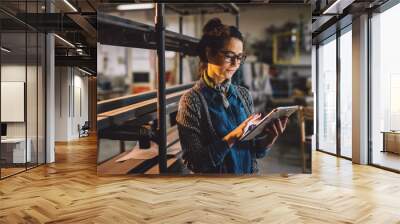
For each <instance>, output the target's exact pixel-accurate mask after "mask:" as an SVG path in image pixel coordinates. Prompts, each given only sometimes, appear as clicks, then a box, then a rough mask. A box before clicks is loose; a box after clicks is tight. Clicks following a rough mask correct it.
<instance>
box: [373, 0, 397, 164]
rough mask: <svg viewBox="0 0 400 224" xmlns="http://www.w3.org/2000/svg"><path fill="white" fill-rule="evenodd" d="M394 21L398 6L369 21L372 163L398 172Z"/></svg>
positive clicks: (395, 26) (395, 27)
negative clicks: (370, 26) (370, 36)
mask: <svg viewBox="0 0 400 224" xmlns="http://www.w3.org/2000/svg"><path fill="white" fill-rule="evenodd" d="M398 21H400V4H398V5H396V6H394V7H392V8H390V9H389V10H387V11H384V12H383V13H381V14H376V15H374V16H373V18H372V19H371V22H372V38H371V39H372V49H371V50H372V55H371V58H372V77H371V88H372V97H371V109H372V111H371V116H372V117H371V121H372V125H371V128H372V130H371V134H372V136H371V137H372V163H373V164H377V165H381V166H385V167H388V168H392V169H396V170H400V156H399V153H400V103H399V102H400V101H399V96H400V66H399V60H398V58H399V57H398V53H399V52H400V45H399V44H398V40H399V39H400V29H399V28H398ZM385 132H386V134H384V133H385ZM385 137H386V138H385Z"/></svg>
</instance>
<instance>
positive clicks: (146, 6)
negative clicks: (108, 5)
mask: <svg viewBox="0 0 400 224" xmlns="http://www.w3.org/2000/svg"><path fill="white" fill-rule="evenodd" d="M152 8H154V4H153V3H142V4H124V5H118V6H117V9H118V10H143V9H152Z"/></svg>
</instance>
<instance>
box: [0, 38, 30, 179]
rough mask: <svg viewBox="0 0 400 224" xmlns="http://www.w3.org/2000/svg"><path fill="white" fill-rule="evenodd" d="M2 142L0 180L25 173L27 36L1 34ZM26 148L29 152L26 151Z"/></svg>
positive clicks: (26, 156) (0, 107) (27, 157)
mask: <svg viewBox="0 0 400 224" xmlns="http://www.w3.org/2000/svg"><path fill="white" fill-rule="evenodd" d="M1 46H2V48H3V49H7V50H6V51H5V50H2V51H1V54H2V55H1V79H0V80H1V87H0V88H1V106H0V109H1V123H2V126H3V128H2V129H3V130H4V132H3V133H2V140H1V167H2V168H1V175H2V178H3V177H6V176H10V175H12V174H15V173H18V172H21V171H23V170H25V165H26V164H25V163H26V161H27V159H28V161H29V158H30V155H29V153H30V152H31V151H30V150H29V144H28V145H27V144H26V133H27V132H26V119H25V91H26V74H27V73H26V69H27V67H26V33H25V32H19V33H2V34H1ZM27 146H28V151H27Z"/></svg>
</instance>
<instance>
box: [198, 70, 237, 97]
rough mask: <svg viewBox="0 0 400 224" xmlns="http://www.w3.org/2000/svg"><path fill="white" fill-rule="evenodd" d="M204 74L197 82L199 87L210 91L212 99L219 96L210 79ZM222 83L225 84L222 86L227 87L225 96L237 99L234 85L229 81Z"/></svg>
mask: <svg viewBox="0 0 400 224" xmlns="http://www.w3.org/2000/svg"><path fill="white" fill-rule="evenodd" d="M206 72H207V71H206ZM206 72H205V73H203V74H202V75H201V78H200V80H199V84H200V87H202V88H207V89H208V90H211V91H209V92H210V94H211V96H212V97H213V98H214V97H216V96H218V95H219V92H218V90H217V89H216V88H215V84H214V82H213V81H212V80H211V78H210V77H209V76H208V75H207V73H206ZM224 82H227V83H224V84H226V85H228V87H227V88H228V89H227V94H226V96H227V97H229V96H230V95H233V96H235V97H236V98H237V97H238V95H237V91H236V88H235V87H234V85H232V84H231V80H227V81H224Z"/></svg>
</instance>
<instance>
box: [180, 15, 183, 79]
mask: <svg viewBox="0 0 400 224" xmlns="http://www.w3.org/2000/svg"><path fill="white" fill-rule="evenodd" d="M179 34H183V16H181V15H180V16H179ZM182 83H183V53H182V52H179V84H182Z"/></svg>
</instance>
